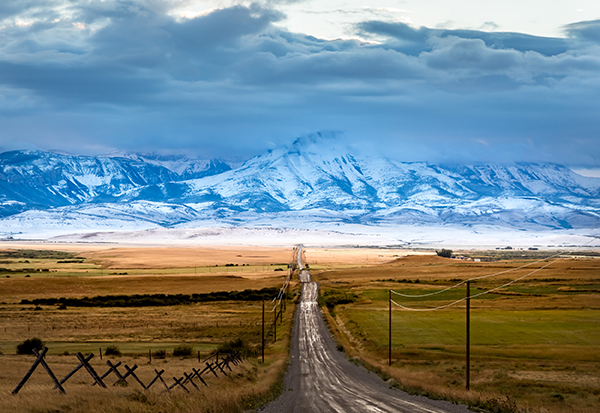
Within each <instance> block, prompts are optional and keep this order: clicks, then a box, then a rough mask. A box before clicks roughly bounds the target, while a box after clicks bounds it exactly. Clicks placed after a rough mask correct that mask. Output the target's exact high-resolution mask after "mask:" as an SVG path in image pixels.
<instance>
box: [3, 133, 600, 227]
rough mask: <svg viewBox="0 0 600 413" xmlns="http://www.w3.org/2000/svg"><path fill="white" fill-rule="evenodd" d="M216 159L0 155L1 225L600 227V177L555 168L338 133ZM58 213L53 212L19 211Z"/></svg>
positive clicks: (132, 155) (17, 152) (130, 155)
mask: <svg viewBox="0 0 600 413" xmlns="http://www.w3.org/2000/svg"><path fill="white" fill-rule="evenodd" d="M203 162H204V163H203ZM210 162H213V161H199V160H198V159H188V158H184V157H164V156H159V155H135V154H129V155H127V157H95V158H94V157H74V156H68V155H58V154H52V153H45V152H31V151H16V152H7V153H4V154H0V212H2V213H3V214H5V215H11V214H12V216H10V217H9V218H5V219H4V220H2V221H0V230H2V228H7V226H8V227H10V228H11V230H12V229H14V228H15V226H18V224H17V223H18V222H22V223H26V222H30V221H31V219H32V217H34V216H35V217H37V218H35V219H37V220H38V222H39V223H41V222H43V221H44V220H46V225H50V226H52V225H54V223H55V222H58V224H57V225H59V226H60V225H62V224H61V223H60V221H61V220H63V221H65V222H67V221H68V222H75V221H73V220H72V219H71V218H72V217H74V216H76V217H85V219H84V221H82V222H90V220H92V219H95V220H98V221H100V220H106V221H107V222H112V223H114V225H117V227H119V228H121V227H122V226H123V225H125V226H127V225H130V224H131V225H133V224H132V223H133V222H134V221H135V222H138V223H139V225H141V226H142V227H144V228H146V226H147V225H155V226H163V227H168V226H191V225H198V226H202V225H213V224H216V225H221V224H227V225H234V226H235V225H246V224H253V223H260V224H261V225H263V224H266V223H268V222H269V220H272V221H273V222H287V223H288V224H289V223H293V222H299V223H304V224H305V225H310V224H311V223H318V224H319V225H323V224H325V223H328V222H331V223H339V224H340V225H341V224H344V225H351V224H352V225H354V224H357V225H358V224H360V225H372V226H393V225H400V224H411V225H417V226H418V225H459V226H467V227H468V226H477V225H491V226H500V227H504V228H515V229H527V230H530V229H535V228H538V229H564V228H567V229H568V228H598V227H600V179H598V178H586V177H582V176H579V175H577V174H576V173H574V172H572V171H571V170H570V169H567V168H565V167H563V166H560V165H555V164H532V163H519V164H512V165H494V164H485V165H432V164H428V163H424V162H414V163H406V162H399V161H395V160H392V159H388V158H386V157H383V156H374V155H364V154H362V152H361V151H360V150H357V149H356V148H354V147H352V146H351V145H348V144H346V143H344V142H343V140H342V139H341V138H340V137H339V136H338V135H336V134H335V133H316V134H312V135H308V136H305V137H302V138H298V139H297V140H295V141H294V142H293V143H292V144H291V145H289V146H287V147H280V148H276V149H273V150H271V151H268V152H267V153H265V154H263V155H260V156H256V157H254V158H252V159H250V160H248V161H246V162H245V163H244V164H242V165H241V166H239V167H237V168H235V169H230V166H229V165H227V164H225V163H224V164H222V165H221V164H218V163H217V161H214V162H215V163H213V164H211V163H210ZM210 165H212V166H210ZM207 168H208V169H207ZM211 168H212V169H211ZM219 168H222V169H223V170H220V169H219ZM207 171H209V172H207ZM210 171H212V172H210ZM219 171H220V172H219ZM217 172H218V173H217ZM203 173H211V174H212V173H214V174H212V175H208V176H202V174H203ZM198 176H201V177H198ZM185 177H193V179H184V178H185ZM48 208H51V209H49V210H48V212H47V214H46V215H44V214H38V215H36V214H37V213H35V214H34V213H33V212H31V213H29V214H27V213H25V214H16V215H14V214H15V213H18V212H21V211H25V210H28V209H48ZM94 208H96V209H97V210H98V211H99V212H98V213H97V214H95V213H94V211H95V209H94ZM44 217H45V218H44ZM19 220H21V221H19ZM123 222H125V223H127V224H122V223H123ZM120 223H121V224H120ZM40 225H41V224H40ZM90 225H91V224H90ZM100 225H101V226H102V227H104V224H100ZM119 225H121V226H119ZM84 226H86V228H87V227H88V224H87V223H86V224H84Z"/></svg>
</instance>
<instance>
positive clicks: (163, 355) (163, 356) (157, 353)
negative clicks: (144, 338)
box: [152, 350, 167, 359]
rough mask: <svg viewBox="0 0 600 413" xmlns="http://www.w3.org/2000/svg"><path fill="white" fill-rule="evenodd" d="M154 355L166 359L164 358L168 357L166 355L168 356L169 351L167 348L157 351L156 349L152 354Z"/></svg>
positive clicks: (156, 357)
mask: <svg viewBox="0 0 600 413" xmlns="http://www.w3.org/2000/svg"><path fill="white" fill-rule="evenodd" d="M152 356H153V357H154V358H155V359H164V358H166V357H167V352H166V351H165V350H156V351H155V352H154V353H153V354H152Z"/></svg>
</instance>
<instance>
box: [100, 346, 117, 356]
mask: <svg viewBox="0 0 600 413" xmlns="http://www.w3.org/2000/svg"><path fill="white" fill-rule="evenodd" d="M104 355H105V356H120V355H121V350H119V347H117V346H108V347H106V350H104Z"/></svg>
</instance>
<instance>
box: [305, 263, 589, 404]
mask: <svg viewBox="0 0 600 413" xmlns="http://www.w3.org/2000/svg"><path fill="white" fill-rule="evenodd" d="M464 254H465V255H468V254H469V252H468V251H467V252H464ZM477 254H478V256H482V255H483V256H485V253H482V252H478V253H477ZM516 254H517V253H516V252H512V253H511V254H510V255H511V256H510V258H505V256H503V255H502V254H501V253H499V252H497V251H493V252H490V253H489V255H488V256H487V258H490V257H491V261H489V262H483V259H482V260H481V262H474V261H466V260H456V259H448V258H442V257H438V256H434V255H421V256H409V257H399V258H396V259H394V260H393V261H390V262H388V263H385V264H380V265H377V266H369V267H363V268H354V269H344V270H341V271H338V270H327V271H318V272H313V278H315V279H317V280H319V281H320V283H321V293H322V304H323V308H324V312H325V313H326V318H327V319H328V321H329V323H330V325H331V326H332V331H333V332H334V334H335V335H336V339H337V340H338V342H339V343H340V346H342V347H343V348H344V351H346V353H347V354H348V356H349V357H356V359H357V360H360V362H363V363H365V364H366V365H367V366H369V367H370V368H373V369H375V370H378V371H379V372H380V373H381V374H382V375H383V376H384V377H386V378H387V379H390V380H391V382H390V383H392V385H394V386H398V387H401V388H404V389H405V390H408V391H410V392H414V393H419V394H428V395H430V396H432V397H442V398H446V399H449V400H454V401H458V402H464V403H468V404H471V405H472V406H474V407H478V408H481V409H484V410H485V409H487V410H491V411H506V412H509V411H520V412H573V411H577V412H590V413H591V412H597V411H599V410H600V259H595V258H593V257H587V258H586V257H580V258H558V257H557V258H558V260H557V261H555V262H552V264H550V265H548V266H547V267H545V268H542V267H543V266H545V265H546V264H548V262H550V261H552V260H550V261H543V262H537V261H539V260H540V259H541V258H542V257H543V255H544V254H547V255H551V253H547V252H542V251H537V252H535V253H529V254H528V255H529V256H525V257H524V258H520V257H519V258H518V257H515V255H516ZM523 255H527V254H525V253H524V254H523ZM310 256H311V254H310V251H309V252H307V257H309V260H308V261H309V263H310ZM523 266H526V267H524V268H520V269H519V267H523ZM492 274H498V275H496V276H493V277H489V278H484V279H480V280H477V281H476V282H475V281H474V282H472V283H471V296H473V295H478V294H481V295H480V296H479V297H476V298H472V299H471V300H470V321H471V322H470V330H471V334H470V338H471V351H470V365H471V368H470V389H471V390H470V391H467V390H466V389H465V385H466V364H465V358H466V304H465V301H462V302H459V303H457V304H456V305H453V306H450V307H447V308H441V309H439V310H435V311H413V310H423V309H427V308H438V307H443V306H445V305H447V304H450V303H452V302H454V301H457V300H460V299H462V298H464V297H465V295H466V289H465V285H464V284H463V285H461V286H459V287H457V288H453V289H449V290H448V291H446V292H442V293H440V294H436V295H429V296H424V295H427V294H428V293H432V292H436V291H441V290H445V289H447V288H448V287H450V286H452V285H456V284H458V283H460V282H461V281H462V280H466V279H468V278H472V277H480V276H484V275H492ZM528 274H529V276H527V275H528ZM521 277H524V278H523V279H522V280H521V281H519V282H516V283H513V284H510V285H507V286H505V287H503V288H499V289H498V290H494V291H493V292H489V293H487V291H488V290H491V289H495V288H497V287H500V286H503V285H505V284H508V283H509V282H511V281H512V280H515V279H517V278H521ZM389 290H393V291H395V292H398V293H400V294H404V295H418V296H421V297H413V298H409V297H403V296H401V295H398V294H395V293H393V294H392V300H393V301H394V302H395V303H398V304H400V305H402V306H403V307H406V308H410V309H411V310H406V309H403V308H401V307H398V306H396V305H395V304H392V323H391V329H392V365H391V366H388V351H389V346H388V340H389V308H390V301H389V294H390V293H389Z"/></svg>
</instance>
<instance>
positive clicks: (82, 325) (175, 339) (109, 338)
mask: <svg viewBox="0 0 600 413" xmlns="http://www.w3.org/2000/svg"><path fill="white" fill-rule="evenodd" d="M3 247H4V248H3V250H0V332H1V333H2V335H1V336H0V337H1V338H0V360H1V361H2V364H3V368H2V369H1V371H0V411H2V412H5V411H6V412H11V411H14V412H21V411H23V412H62V411H73V412H77V411H86V410H93V411H98V412H105V411H106V412H113V411H115V412H116V411H132V412H146V411H156V412H160V411H169V412H192V411H198V412H202V411H211V412H212V411H215V412H217V411H223V412H230V411H243V410H247V409H251V408H252V407H254V406H256V405H257V403H258V404H260V403H262V402H264V401H265V400H268V399H269V398H271V397H273V396H274V395H275V394H276V393H277V388H278V386H280V382H281V376H282V374H283V371H284V367H285V361H286V359H287V353H288V347H289V332H290V328H291V323H292V314H293V301H291V300H290V301H289V305H288V306H287V310H288V311H286V312H285V313H284V315H283V317H282V318H283V320H282V324H280V325H278V328H277V339H278V340H277V342H275V343H273V334H271V335H270V336H269V337H268V343H269V345H268V346H267V347H266V349H265V364H262V363H260V358H259V353H260V352H259V349H260V342H261V328H262V321H261V320H262V303H261V301H256V300H253V301H239V300H238V301H228V300H221V301H211V302H195V303H188V304H180V305H159V306H152V305H149V306H144V307H131V306H126V305H124V306H97V307H89V306H64V305H63V306H61V305H43V304H40V305H38V304H32V303H31V302H32V301H34V300H38V299H59V298H61V297H62V298H66V299H82V300H85V299H87V298H93V297H97V296H119V297H122V299H123V300H124V302H125V303H126V302H127V300H128V298H131V297H133V296H136V295H174V296H179V295H185V296H191V295H193V294H207V293H213V292H231V291H243V290H262V289H263V288H271V289H275V290H278V289H279V288H280V287H281V286H282V283H283V281H284V279H285V277H286V276H287V274H288V263H289V262H290V259H291V251H292V249H291V248H290V249H267V248H256V249H248V248H240V249H236V250H233V249H220V248H203V249H195V248H114V246H113V247H111V248H107V247H106V246H87V245H84V246H81V245H69V246H67V247H63V248H64V249H63V250H58V246H56V245H52V246H47V245H41V246H40V245H36V246H33V247H31V246H24V245H15V246H10V245H8V246H7V245H3ZM11 247H13V248H11ZM290 293H291V294H296V293H297V286H296V285H295V284H294V285H292V288H291V290H290ZM265 298H266V299H268V303H267V310H266V311H267V319H266V328H267V329H269V328H270V327H271V326H272V324H273V313H271V312H270V311H271V309H272V305H269V304H270V300H271V298H273V297H269V296H267V297H265ZM33 337H37V338H40V339H42V340H43V341H44V342H45V344H46V346H47V347H48V348H49V351H48V353H47V356H46V360H47V362H48V365H49V366H50V367H51V368H52V370H53V372H54V373H55V375H56V376H57V377H58V378H59V379H60V378H62V377H64V376H65V375H66V374H67V373H68V372H69V371H70V370H71V369H73V368H74V367H75V366H76V365H77V364H78V360H77V358H76V357H75V354H76V353H77V352H82V353H84V354H89V353H91V352H93V353H94V354H95V356H94V357H93V358H92V360H91V362H90V364H91V365H92V366H93V367H94V368H95V369H96V370H97V371H98V372H104V371H106V370H107V369H108V367H107V365H106V360H107V357H106V356H104V358H103V360H101V358H100V357H99V354H100V351H102V352H103V353H104V352H105V351H106V349H107V348H109V347H117V348H118V350H119V351H120V352H121V353H122V355H121V356H110V357H109V360H112V361H113V362H115V363H116V362H118V361H121V362H122V363H123V364H127V365H129V366H130V367H131V366H133V365H137V366H138V370H136V373H137V374H138V376H139V378H140V379H141V380H142V382H144V383H146V384H148V383H149V382H150V380H152V378H153V377H154V375H155V372H154V369H155V368H156V369H158V370H162V369H164V370H165V380H166V381H167V382H168V383H169V384H171V383H173V382H174V381H173V377H182V375H183V372H184V371H187V372H188V373H189V372H191V369H192V368H196V369H198V368H199V367H200V366H202V367H204V365H203V364H202V363H199V361H203V360H204V359H205V358H206V357H209V356H210V355H211V354H213V355H214V353H215V351H217V350H218V349H219V348H221V347H222V346H223V345H224V344H226V343H229V342H233V341H235V340H238V339H241V340H242V342H243V343H244V350H245V351H247V352H249V353H248V358H247V359H246V361H245V362H244V363H242V364H240V365H238V366H235V367H233V372H231V373H230V374H229V376H227V377H221V378H219V379H217V378H215V377H210V378H208V379H207V378H206V377H207V376H204V377H205V379H206V380H207V384H208V387H206V388H203V387H202V386H200V389H198V390H197V389H194V388H193V387H191V386H190V385H189V384H188V388H189V389H190V390H193V392H192V393H190V394H187V393H186V392H185V391H184V390H183V389H178V388H176V389H174V390H173V392H171V393H168V394H167V393H162V391H163V390H164V387H159V386H156V385H155V386H153V389H152V390H150V391H144V390H143V388H142V387H141V386H139V385H138V384H137V383H136V382H135V381H131V380H128V381H130V382H131V383H130V385H129V386H128V387H126V388H123V387H119V386H117V387H111V386H110V384H109V389H108V390H105V389H98V388H96V387H97V386H94V387H92V386H91V385H90V384H91V381H92V378H91V377H90V376H89V374H87V373H86V372H85V371H84V370H81V371H79V372H78V373H77V374H76V375H75V376H73V378H71V379H69V381H67V382H66V384H65V390H66V391H67V394H66V395H62V394H60V393H59V392H58V390H56V389H53V387H54V384H53V382H52V380H51V378H50V377H49V376H48V374H47V373H46V372H45V371H44V369H43V368H42V366H39V367H38V368H37V370H36V371H35V373H34V374H33V375H32V377H31V378H30V379H29V381H28V382H27V383H26V384H25V386H24V387H23V388H22V389H21V390H20V392H19V394H18V395H17V396H12V395H11V394H10V393H11V391H12V390H13V389H14V388H15V386H16V385H17V383H19V381H20V380H21V378H22V377H23V376H24V375H25V373H26V372H27V370H28V369H29V367H30V366H31V364H32V363H33V361H34V360H35V357H34V355H17V354H16V347H17V345H18V344H19V343H21V342H23V341H24V340H25V339H29V338H33ZM178 347H186V348H190V349H191V350H192V351H191V354H190V355H188V356H185V357H179V356H173V351H174V350H175V349H176V348H178ZM150 354H152V355H153V358H152V359H150ZM157 356H158V357H157ZM213 360H214V359H213ZM121 369H122V373H125V370H124V369H123V367H122V368H121ZM113 377H114V376H113ZM115 380H116V378H115V379H113V380H112V381H115ZM112 381H111V382H110V383H112ZM196 383H199V381H196ZM107 392H108V394H110V396H107Z"/></svg>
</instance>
